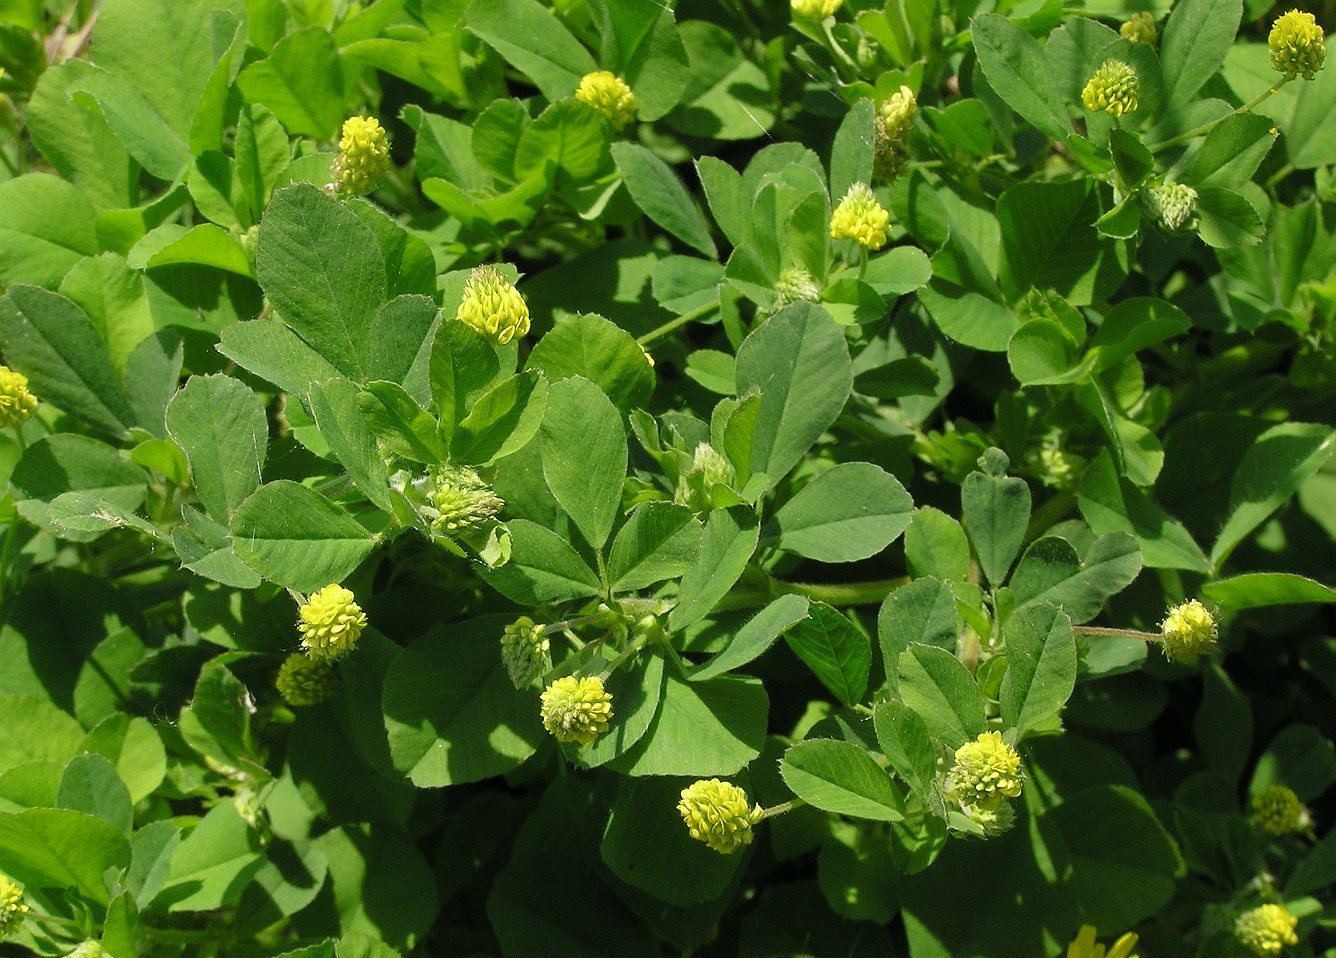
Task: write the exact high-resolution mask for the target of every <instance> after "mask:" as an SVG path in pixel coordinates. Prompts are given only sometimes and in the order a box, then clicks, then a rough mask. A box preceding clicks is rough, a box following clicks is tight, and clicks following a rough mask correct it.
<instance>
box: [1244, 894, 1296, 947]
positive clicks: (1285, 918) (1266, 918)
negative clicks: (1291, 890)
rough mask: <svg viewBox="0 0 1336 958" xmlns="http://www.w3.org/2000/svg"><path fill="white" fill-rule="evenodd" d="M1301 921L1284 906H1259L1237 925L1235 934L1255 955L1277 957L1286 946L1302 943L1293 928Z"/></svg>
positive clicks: (1245, 913) (1245, 914) (1246, 914)
mask: <svg viewBox="0 0 1336 958" xmlns="http://www.w3.org/2000/svg"><path fill="white" fill-rule="evenodd" d="M1297 924H1299V919H1297V918H1295V917H1294V916H1293V915H1291V914H1290V910H1289V909H1288V908H1286V907H1285V906H1284V905H1258V906H1257V907H1256V908H1253V909H1250V910H1248V911H1245V912H1244V913H1243V914H1242V915H1239V917H1238V918H1237V919H1236V920H1235V922H1234V934H1236V935H1237V936H1238V939H1239V941H1241V942H1243V945H1244V947H1246V948H1247V949H1248V950H1250V951H1251V952H1253V954H1256V955H1262V956H1264V958H1265V956H1267V955H1278V954H1280V953H1281V951H1282V950H1284V948H1285V946H1286V945H1297V944H1299V936H1298V935H1296V934H1295V933H1294V927H1295V926H1296V925H1297Z"/></svg>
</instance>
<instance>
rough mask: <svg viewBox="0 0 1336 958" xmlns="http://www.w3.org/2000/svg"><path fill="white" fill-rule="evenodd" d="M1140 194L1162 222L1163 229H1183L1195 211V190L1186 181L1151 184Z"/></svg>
mask: <svg viewBox="0 0 1336 958" xmlns="http://www.w3.org/2000/svg"><path fill="white" fill-rule="evenodd" d="M1141 195H1142V197H1143V199H1144V200H1145V203H1146V208H1147V209H1148V210H1150V212H1151V215H1152V216H1154V217H1155V218H1156V219H1157V220H1159V221H1160V222H1161V223H1163V224H1164V227H1165V229H1169V230H1181V229H1183V228H1184V227H1185V226H1187V225H1189V224H1190V223H1191V222H1192V215H1193V214H1194V213H1195V212H1196V211H1197V191H1196V190H1194V189H1193V188H1192V187H1190V186H1188V185H1187V184H1186V183H1165V184H1164V185H1163V186H1152V187H1151V188H1150V189H1148V190H1143V191H1142V193H1141Z"/></svg>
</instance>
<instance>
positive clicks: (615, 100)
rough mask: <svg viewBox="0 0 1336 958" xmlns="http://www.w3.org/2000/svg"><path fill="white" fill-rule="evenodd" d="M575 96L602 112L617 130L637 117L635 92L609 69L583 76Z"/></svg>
mask: <svg viewBox="0 0 1336 958" xmlns="http://www.w3.org/2000/svg"><path fill="white" fill-rule="evenodd" d="M575 98H576V99H577V100H579V101H580V102H581V103H587V104H589V105H590V106H592V107H593V108H594V109H595V110H598V112H600V113H602V114H603V115H604V116H605V117H607V118H608V122H609V123H611V124H612V126H613V128H614V129H617V130H620V129H621V128H622V127H624V126H626V124H628V123H630V122H631V121H632V120H634V119H635V118H636V98H635V94H633V93H632V92H631V88H630V87H629V86H627V85H626V83H625V81H623V80H622V78H621V77H619V76H617V75H616V74H615V73H611V72H609V71H608V70H599V71H598V72H596V73H586V74H585V75H584V76H583V77H581V78H580V86H579V87H578V88H577V89H576V91H575Z"/></svg>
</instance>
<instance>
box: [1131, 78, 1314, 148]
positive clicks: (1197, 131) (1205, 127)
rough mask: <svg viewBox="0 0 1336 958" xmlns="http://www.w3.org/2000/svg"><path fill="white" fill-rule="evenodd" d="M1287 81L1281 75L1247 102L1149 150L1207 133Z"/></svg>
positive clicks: (1173, 144)
mask: <svg viewBox="0 0 1336 958" xmlns="http://www.w3.org/2000/svg"><path fill="white" fill-rule="evenodd" d="M1288 82H1290V81H1289V80H1288V79H1286V78H1285V77H1281V78H1280V79H1279V80H1277V81H1276V82H1275V84H1273V85H1272V86H1271V87H1270V88H1269V89H1267V90H1264V91H1262V92H1261V93H1259V94H1258V95H1257V96H1255V97H1253V98H1252V99H1251V100H1249V101H1248V102H1247V103H1245V104H1243V106H1241V107H1238V108H1237V109H1235V110H1234V111H1232V112H1230V113H1226V114H1225V115H1224V116H1222V117H1219V118H1218V119H1214V120H1211V121H1210V122H1209V123H1203V124H1202V125H1201V126H1198V127H1195V128H1193V129H1191V130H1188V131H1187V132H1186V133H1180V134H1178V136H1175V137H1171V138H1170V139H1167V140H1165V141H1164V142H1163V143H1157V144H1156V145H1155V146H1152V147H1151V148H1150V151H1151V152H1152V153H1159V152H1161V151H1162V150H1167V149H1169V147H1171V146H1177V145H1178V144H1180V143H1186V142H1187V141H1188V140H1190V139H1192V138H1193V137H1195V136H1201V134H1203V133H1209V132H1211V130H1213V129H1215V128H1216V127H1217V126H1218V125H1219V124H1221V123H1223V122H1224V121H1225V120H1228V119H1229V118H1230V117H1231V116H1237V115H1238V114H1240V113H1247V112H1248V111H1249V110H1251V109H1252V108H1253V107H1255V106H1257V104H1259V103H1261V102H1262V101H1263V100H1265V99H1266V98H1267V97H1269V96H1270V95H1271V94H1273V93H1275V92H1276V91H1277V90H1279V89H1280V88H1281V87H1283V86H1284V85H1285V84H1286V83H1288Z"/></svg>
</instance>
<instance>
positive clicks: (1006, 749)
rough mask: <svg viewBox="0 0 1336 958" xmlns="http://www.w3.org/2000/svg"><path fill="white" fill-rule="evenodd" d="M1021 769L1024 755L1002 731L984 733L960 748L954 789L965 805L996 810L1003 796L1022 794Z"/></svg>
mask: <svg viewBox="0 0 1336 958" xmlns="http://www.w3.org/2000/svg"><path fill="white" fill-rule="evenodd" d="M1020 768H1021V757H1020V755H1019V754H1018V753H1017V752H1016V750H1015V749H1014V748H1012V747H1011V746H1010V745H1008V744H1007V743H1006V742H1004V741H1002V733H1001V732H981V733H980V734H979V736H978V738H976V739H975V740H974V741H972V742H966V743H965V744H964V745H962V746H960V748H958V749H956V764H955V765H954V766H953V767H952V769H951V791H952V792H953V793H954V794H955V796H956V798H958V799H959V800H960V803H961V804H962V805H965V806H975V807H977V808H979V809H981V810H983V811H985V812H992V811H996V810H997V808H998V806H999V805H1001V804H1002V799H1003V798H1016V797H1018V796H1019V795H1020V793H1021V776H1020Z"/></svg>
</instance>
